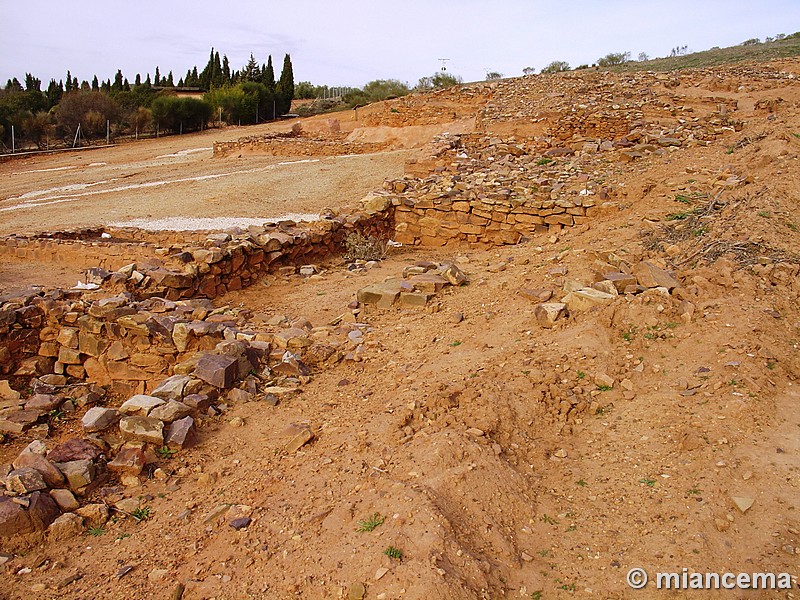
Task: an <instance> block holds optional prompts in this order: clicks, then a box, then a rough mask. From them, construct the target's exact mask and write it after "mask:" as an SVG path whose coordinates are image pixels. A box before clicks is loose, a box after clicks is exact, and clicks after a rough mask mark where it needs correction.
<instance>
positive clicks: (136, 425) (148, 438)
mask: <svg viewBox="0 0 800 600" xmlns="http://www.w3.org/2000/svg"><path fill="white" fill-rule="evenodd" d="M119 430H120V433H122V437H123V438H125V439H126V440H139V441H140V442H149V443H151V444H157V445H158V446H162V445H163V444H164V423H162V422H161V421H159V420H158V419H153V418H151V417H142V416H135V415H134V416H125V417H122V419H120V421H119Z"/></svg>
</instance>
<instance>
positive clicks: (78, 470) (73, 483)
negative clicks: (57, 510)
mask: <svg viewBox="0 0 800 600" xmlns="http://www.w3.org/2000/svg"><path fill="white" fill-rule="evenodd" d="M56 466H57V467H58V468H59V469H60V470H61V472H62V473H63V474H64V477H66V479H67V485H69V489H71V490H72V491H73V492H80V491H81V490H82V489H83V488H85V487H86V486H87V485H89V484H90V483H92V481H94V478H95V475H96V474H97V471H96V468H95V465H94V462H92V461H91V460H90V459H84V460H71V461H69V462H63V463H56Z"/></svg>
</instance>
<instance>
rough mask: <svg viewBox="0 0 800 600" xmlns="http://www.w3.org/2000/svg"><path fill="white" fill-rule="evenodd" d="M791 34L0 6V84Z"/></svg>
mask: <svg viewBox="0 0 800 600" xmlns="http://www.w3.org/2000/svg"><path fill="white" fill-rule="evenodd" d="M798 30H800V0H760V1H754V0H747V1H745V0H660V1H652V0H640V1H638V2H633V1H630V0H596V1H589V0H577V1H574V2H564V1H561V2H559V1H552V0H550V1H547V2H545V1H539V0H495V1H494V2H490V1H488V0H481V1H477V0H427V1H423V0H393V1H391V2H389V1H384V0H371V1H366V0H324V1H323V0H294V1H291V2H265V1H264V0H260V1H245V0H227V1H226V2H200V1H197V0H139V1H137V2H130V1H127V2H123V1H121V0H102V1H100V0H49V1H42V0H26V1H22V0H0V85H4V84H5V82H6V80H7V79H9V78H10V77H17V78H18V79H20V81H22V80H23V78H24V76H25V73H26V72H30V73H33V75H35V76H36V77H39V78H40V79H41V80H42V82H43V87H46V86H47V83H48V81H49V80H50V78H55V79H56V80H58V79H64V76H65V74H66V71H67V69H70V70H71V72H72V75H73V76H77V77H78V79H80V80H84V79H85V80H91V78H92V76H93V75H95V74H97V75H98V77H99V78H100V79H101V80H102V79H109V78H111V79H113V77H114V74H115V73H116V71H117V69H122V72H123V74H124V75H125V76H126V77H127V78H128V79H129V80H130V81H131V82H133V80H134V78H135V76H136V73H141V74H142V77H143V78H144V77H145V75H146V73H150V74H152V73H153V72H154V71H155V67H156V66H159V67H160V71H161V73H162V74H163V75H166V74H167V72H168V71H170V70H172V72H173V74H174V78H175V82H176V83H177V81H178V79H179V78H180V77H183V76H184V75H185V74H186V70H187V69H189V68H191V67H193V66H195V65H197V66H198V68H199V69H202V68H203V67H204V66H205V64H206V62H207V60H208V54H209V50H210V48H211V47H212V46H213V47H214V48H216V49H218V50H219V52H220V54H221V55H222V54H227V56H228V58H229V60H230V64H231V67H232V68H241V67H242V66H243V65H244V64H245V63H246V62H247V59H248V57H249V56H250V53H251V52H252V53H253V54H254V55H255V57H256V59H257V60H258V62H259V63H263V62H266V60H267V55H269V54H272V57H273V61H274V62H275V69H276V71H277V72H279V71H280V65H281V61H282V60H283V55H284V54H285V53H287V52H288V53H290V54H291V56H292V64H293V66H294V75H295V82H298V81H311V82H313V83H314V84H328V85H350V86H359V87H360V86H362V85H363V84H364V83H366V82H368V81H371V80H373V79H389V78H393V79H400V80H402V81H406V82H408V83H410V84H412V85H413V84H415V83H416V82H417V80H418V79H419V78H420V77H423V76H426V75H431V74H433V73H434V72H436V71H437V70H438V69H439V68H440V67H441V62H440V61H439V60H438V59H441V58H448V59H450V60H449V61H448V62H447V63H446V64H447V68H448V71H449V72H451V73H453V74H456V75H460V76H461V77H463V79H464V81H475V80H479V79H483V78H484V75H485V74H486V72H487V71H498V72H500V73H503V74H505V75H506V76H516V75H521V74H522V69H524V68H525V67H529V66H531V67H534V68H536V69H537V70H539V69H541V68H542V67H543V66H545V65H547V64H548V63H550V62H551V61H554V60H565V61H567V62H569V63H570V64H571V65H572V66H573V67H575V66H577V65H580V64H582V63H587V64H591V63H593V62H595V61H596V60H597V59H598V58H599V57H601V56H604V55H606V54H608V53H609V52H624V51H630V52H631V54H632V55H633V57H634V58H635V57H636V56H637V55H638V54H639V53H640V52H646V53H647V54H648V55H650V56H651V57H658V56H666V55H668V54H669V52H670V49H671V48H673V47H675V46H684V45H687V46H688V47H689V49H690V50H705V49H708V48H711V47H713V46H721V47H722V46H731V45H735V44H738V43H740V42H742V41H744V40H746V39H749V38H754V37H757V38H761V39H762V40H763V39H764V38H765V37H766V36H774V35H775V34H778V33H786V34H789V33H793V32H795V31H798Z"/></svg>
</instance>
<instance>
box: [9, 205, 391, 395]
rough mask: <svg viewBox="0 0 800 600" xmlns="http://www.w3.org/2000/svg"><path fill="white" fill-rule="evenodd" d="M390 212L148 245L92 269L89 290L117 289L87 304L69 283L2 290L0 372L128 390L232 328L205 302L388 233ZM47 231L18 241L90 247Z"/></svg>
mask: <svg viewBox="0 0 800 600" xmlns="http://www.w3.org/2000/svg"><path fill="white" fill-rule="evenodd" d="M392 212H393V211H392V210H391V209H389V210H384V211H382V212H373V213H372V214H367V213H363V212H359V213H354V214H348V215H340V216H334V215H332V214H329V215H323V218H322V219H320V220H319V221H317V222H314V223H312V224H308V225H303V226H297V225H295V224H294V223H292V222H284V223H283V224H282V225H274V224H267V225H265V226H263V227H251V228H249V229H248V231H246V232H239V233H219V234H211V235H208V234H206V236H205V239H204V240H203V241H202V242H201V241H199V240H198V241H196V242H194V243H190V244H187V245H186V246H183V247H180V246H169V247H166V248H165V247H155V246H152V247H149V250H148V251H149V252H150V253H151V256H156V257H159V256H160V257H161V258H162V259H163V260H160V261H156V259H151V260H150V261H148V264H137V263H136V262H130V261H131V258H132V256H131V255H127V254H126V255H124V256H123V258H124V259H125V260H122V261H121V262H124V263H126V264H125V265H124V266H123V267H122V268H120V269H118V270H116V271H110V270H106V269H93V270H92V274H91V275H92V279H93V281H95V282H97V283H99V284H102V288H101V289H100V290H99V291H98V292H97V294H102V295H104V296H108V295H109V294H118V295H117V296H115V297H112V298H107V299H104V300H99V301H96V302H93V300H92V295H91V294H83V293H82V292H80V291H73V290H69V291H65V290H52V291H49V292H38V293H28V294H23V295H20V296H16V297H15V296H5V297H2V298H0V373H2V374H5V375H14V376H18V377H26V376H35V375H41V374H48V373H55V374H57V375H62V374H63V375H68V376H70V377H73V378H76V379H79V380H83V379H87V380H89V381H92V382H95V383H101V384H113V383H115V382H124V384H125V385H126V386H128V387H132V388H134V389H133V390H132V393H135V392H136V389H135V388H137V387H140V386H143V385H144V382H148V381H155V380H158V379H161V378H163V377H164V376H166V375H168V374H171V373H170V372H169V371H170V368H171V365H173V364H174V363H175V362H176V361H179V360H180V356H179V355H180V354H181V353H183V352H185V351H190V350H196V349H197V347H196V346H197V345H198V344H200V345H201V346H202V345H204V344H211V345H212V346H213V344H216V343H217V342H219V341H220V340H221V339H222V338H223V337H225V339H228V337H227V336H230V335H235V334H231V333H230V329H231V327H233V326H234V325H235V324H236V322H237V316H236V314H234V315H231V314H217V311H214V310H213V307H212V306H211V304H210V299H213V298H215V297H217V296H220V295H223V294H225V293H226V292H228V291H232V290H238V289H242V288H243V287H247V286H249V285H252V284H253V283H255V282H256V281H257V280H258V279H259V278H260V277H261V276H263V275H264V274H266V273H273V272H278V271H281V272H285V273H286V274H293V273H295V272H296V270H297V267H298V266H299V265H303V264H307V263H310V262H313V261H319V260H322V259H326V258H330V257H331V256H335V255H338V254H339V253H340V252H341V250H342V247H343V243H344V240H345V238H346V237H347V235H349V234H350V233H354V232H359V233H361V234H363V235H368V236H373V237H379V238H386V237H389V236H390V234H391V231H392V227H393V219H392V217H391V215H392ZM56 237H57V236H51V237H49V238H32V239H31V240H28V241H29V242H31V244H32V245H33V246H35V247H36V248H38V247H39V244H40V243H45V245H46V244H55V245H56V246H57V247H61V246H64V247H68V246H69V247H71V248H72V247H74V248H75V249H78V248H81V245H82V244H83V246H85V247H86V248H87V249H91V248H93V247H94V246H93V244H96V243H99V242H95V241H93V240H58V239H56ZM62 237H70V236H69V235H64V236H62ZM145 237H146V236H145ZM14 239H15V240H17V242H18V241H19V238H14ZM112 239H113V238H112ZM5 241H6V242H8V240H5ZM56 242H58V243H56ZM31 244H29V245H28V246H22V247H23V248H26V249H28V248H31ZM111 246H113V244H111ZM5 247H6V248H13V247H19V246H9V245H8V244H6V246H5ZM123 248H124V249H128V246H123ZM76 251H77V250H76ZM55 254H56V255H57V252H56V253H55ZM29 256H31V257H32V255H29ZM137 302H138V303H137ZM201 338H207V341H206V342H203V341H201Z"/></svg>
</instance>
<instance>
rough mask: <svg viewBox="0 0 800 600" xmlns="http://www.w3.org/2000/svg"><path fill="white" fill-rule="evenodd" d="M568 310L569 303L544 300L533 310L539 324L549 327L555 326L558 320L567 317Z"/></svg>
mask: <svg viewBox="0 0 800 600" xmlns="http://www.w3.org/2000/svg"><path fill="white" fill-rule="evenodd" d="M567 312H568V311H567V305H566V304H563V303H561V302H542V303H541V304H537V305H536V308H535V309H534V311H533V313H534V315H535V317H536V321H537V322H538V323H539V325H541V326H542V327H545V328H547V329H549V328H551V327H554V326H555V324H556V321H558V320H559V319H561V318H563V317H565V316H566V315H567Z"/></svg>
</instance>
